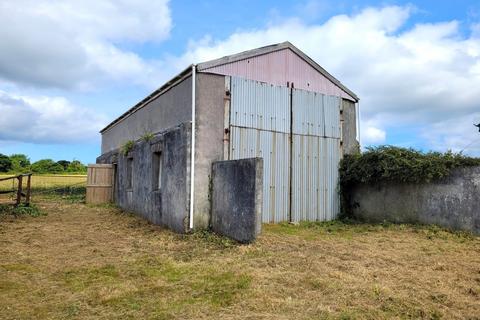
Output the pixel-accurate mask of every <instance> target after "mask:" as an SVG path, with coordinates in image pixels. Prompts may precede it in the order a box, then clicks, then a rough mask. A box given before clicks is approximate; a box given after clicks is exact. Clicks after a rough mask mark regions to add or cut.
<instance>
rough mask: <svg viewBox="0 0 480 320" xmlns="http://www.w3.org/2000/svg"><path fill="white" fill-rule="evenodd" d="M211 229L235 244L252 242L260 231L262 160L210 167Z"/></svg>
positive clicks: (223, 163)
mask: <svg viewBox="0 0 480 320" xmlns="http://www.w3.org/2000/svg"><path fill="white" fill-rule="evenodd" d="M212 180H213V181H212V187H213V192H212V229H213V231H214V232H216V233H219V234H221V235H224V236H227V237H230V238H232V239H234V240H236V241H239V242H244V243H248V242H252V241H254V240H255V239H256V238H257V236H258V235H259V234H260V231H261V227H262V202H263V198H262V197H263V194H262V193H263V159H262V158H251V159H241V160H229V161H218V162H215V163H213V179H212Z"/></svg>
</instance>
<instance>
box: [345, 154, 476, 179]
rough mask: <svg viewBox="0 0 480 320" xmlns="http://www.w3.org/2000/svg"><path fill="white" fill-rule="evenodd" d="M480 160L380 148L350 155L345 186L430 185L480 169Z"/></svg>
mask: <svg viewBox="0 0 480 320" xmlns="http://www.w3.org/2000/svg"><path fill="white" fill-rule="evenodd" d="M479 165H480V158H472V157H467V156H464V155H462V154H461V153H453V152H450V151H449V152H446V153H440V152H428V153H422V152H420V151H417V150H414V149H406V148H398V147H393V146H380V147H376V148H368V149H367V151H366V152H364V153H362V154H356V155H347V156H345V158H344V159H343V160H342V162H341V164H340V181H341V184H342V185H352V184H357V183H367V184H371V183H378V182H381V181H394V182H408V183H427V182H430V181H433V180H438V179H440V178H443V177H446V176H448V175H449V174H450V172H451V170H452V169H455V168H462V167H469V166H479Z"/></svg>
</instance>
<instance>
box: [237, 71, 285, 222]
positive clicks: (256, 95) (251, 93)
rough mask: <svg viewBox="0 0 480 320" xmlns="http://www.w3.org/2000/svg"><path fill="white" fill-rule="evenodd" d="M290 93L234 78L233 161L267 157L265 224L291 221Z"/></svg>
mask: <svg viewBox="0 0 480 320" xmlns="http://www.w3.org/2000/svg"><path fill="white" fill-rule="evenodd" d="M289 132H290V92H289V89H288V88H286V87H278V86H273V85H270V84H266V83H261V82H258V81H253V80H246V79H241V78H235V77H232V79H231V106H230V159H243V158H251V157H261V158H263V170H264V179H263V195H264V196H263V217H262V221H263V222H271V223H274V222H281V221H288V220H289V186H290V182H289V168H290V163H289V154H290V142H289Z"/></svg>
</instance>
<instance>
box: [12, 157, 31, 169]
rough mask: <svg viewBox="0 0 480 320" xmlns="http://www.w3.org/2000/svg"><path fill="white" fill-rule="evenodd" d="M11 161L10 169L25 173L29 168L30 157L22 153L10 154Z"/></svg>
mask: <svg viewBox="0 0 480 320" xmlns="http://www.w3.org/2000/svg"><path fill="white" fill-rule="evenodd" d="M10 160H11V161H12V169H11V171H13V172H15V173H25V172H28V171H29V170H30V159H28V157H27V156H26V155H24V154H20V153H19V154H12V155H10Z"/></svg>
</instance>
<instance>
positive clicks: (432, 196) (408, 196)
mask: <svg viewBox="0 0 480 320" xmlns="http://www.w3.org/2000/svg"><path fill="white" fill-rule="evenodd" d="M350 196H351V200H350V203H349V205H350V208H351V210H352V213H353V215H354V216H355V217H357V218H360V219H362V220H365V221H370V222H383V221H389V222H394V223H421V224H436V225H439V226H442V227H445V228H449V229H453V230H465V231H469V232H473V233H476V234H480V167H471V168H463V169H456V170H454V171H453V172H452V174H451V175H450V176H449V177H446V178H444V179H442V180H440V181H437V182H432V183H428V184H403V183H382V184H378V185H359V186H356V187H354V188H353V190H352V193H351V195H350Z"/></svg>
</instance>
